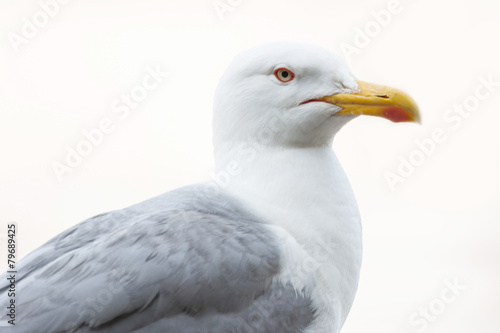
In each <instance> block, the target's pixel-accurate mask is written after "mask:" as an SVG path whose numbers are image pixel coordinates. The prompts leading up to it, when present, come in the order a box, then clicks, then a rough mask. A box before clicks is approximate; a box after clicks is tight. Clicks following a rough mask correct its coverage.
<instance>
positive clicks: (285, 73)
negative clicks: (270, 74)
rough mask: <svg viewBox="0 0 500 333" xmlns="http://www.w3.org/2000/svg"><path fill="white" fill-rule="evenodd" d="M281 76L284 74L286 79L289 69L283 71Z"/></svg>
mask: <svg viewBox="0 0 500 333" xmlns="http://www.w3.org/2000/svg"><path fill="white" fill-rule="evenodd" d="M281 76H283V77H284V78H285V79H286V78H287V77H288V72H287V71H283V72H281Z"/></svg>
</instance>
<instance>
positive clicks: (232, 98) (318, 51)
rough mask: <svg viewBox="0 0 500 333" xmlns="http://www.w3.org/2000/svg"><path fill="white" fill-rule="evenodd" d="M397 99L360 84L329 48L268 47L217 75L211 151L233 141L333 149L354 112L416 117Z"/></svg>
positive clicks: (410, 106) (250, 53) (383, 89)
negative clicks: (333, 141)
mask: <svg viewBox="0 0 500 333" xmlns="http://www.w3.org/2000/svg"><path fill="white" fill-rule="evenodd" d="M401 94H403V95H404V93H402V92H400V91H397V90H394V89H392V88H387V87H380V86H374V85H369V84H366V83H363V82H358V81H357V80H356V79H355V78H354V75H353V74H352V73H351V71H350V70H349V68H348V66H347V64H346V63H345V62H344V61H343V60H342V59H340V58H339V57H338V56H337V55H335V54H334V53H332V52H330V51H329V50H327V49H324V48H321V47H318V46H314V45H309V44H303V43H293V42H279V43H272V44H266V45H263V46H259V47H256V48H253V49H250V50H247V51H245V52H243V53H241V54H240V55H238V56H237V57H236V58H235V59H234V60H233V61H232V63H231V64H230V65H229V68H228V69H227V70H226V72H225V74H224V75H223V76H222V78H221V80H220V83H219V86H218V88H217V91H216V96H215V104H214V123H213V124H214V146H215V148H216V151H217V149H218V147H221V146H227V145H228V144H229V145H233V144H235V143H238V142H251V143H258V144H262V145H269V146H280V147H287V146H294V147H317V146H323V145H330V144H331V142H332V139H333V137H334V135H335V133H336V132H337V131H338V130H339V129H340V128H341V127H342V126H343V125H344V124H346V123H347V122H348V121H349V120H351V119H353V118H354V117H356V116H357V115H359V114H371V115H378V116H383V117H386V118H389V119H391V120H393V121H412V120H417V119H418V111H417V110H416V105H414V102H413V101H411V100H410V99H409V97H408V96H406V95H404V96H402V95H401ZM396 95H397V96H396ZM401 97H403V99H404V101H402V100H401ZM353 98H354V100H353ZM402 102H403V103H402ZM226 148H227V147H226Z"/></svg>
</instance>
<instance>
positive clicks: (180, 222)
mask: <svg viewBox="0 0 500 333" xmlns="http://www.w3.org/2000/svg"><path fill="white" fill-rule="evenodd" d="M213 114H214V117H213V129H214V136H213V140H214V141H213V142H214V153H215V161H216V166H215V167H216V180H217V181H209V182H205V183H200V184H194V185H189V186H186V187H182V188H179V189H175V190H172V191H170V192H167V193H164V194H162V195H159V196H157V197H154V198H152V199H149V200H146V201H144V202H141V203H138V204H135V205H133V206H130V207H127V208H124V209H121V210H116V211H111V212H107V213H104V214H100V215H97V216H95V217H92V218H89V219H87V220H85V221H83V222H81V223H79V224H77V225H75V226H74V227H72V228H70V229H68V230H66V231H64V232H63V233H61V234H59V235H58V236H56V237H54V238H53V239H51V240H49V241H48V242H47V243H45V244H44V245H43V246H41V247H40V248H38V249H36V250H35V251H33V252H32V253H30V254H29V255H27V256H26V257H25V258H23V259H22V260H21V261H20V262H19V263H18V264H17V266H16V269H17V273H16V275H15V289H16V293H15V297H10V296H9V297H8V289H9V286H10V281H9V278H11V274H9V273H5V274H4V275H3V276H2V277H1V280H0V281H1V282H0V295H1V296H0V298H1V300H2V301H1V305H2V309H3V311H2V312H3V313H2V314H1V316H2V318H1V324H0V325H1V326H0V331H1V332H45V333H49V332H54V333H55V332H136V333H139V332H140V333H143V332H172V333H179V332H190V333H201V332H207V333H209V332H214V333H215V332H216V333H224V332H228V333H229V332H231V333H232V332H241V333H249V332H269V333H279V332H287V333H288V332H305V333H313V332H328V333H336V332H339V331H340V329H341V328H342V326H343V323H344V321H345V319H346V317H347V315H348V313H349V310H350V308H351V305H352V302H353V300H354V296H355V293H356V289H357V285H358V279H359V272H360V267H361V255H362V237H361V221H360V215H359V211H358V207H357V203H356V199H355V197H354V194H353V191H352V189H351V186H350V184H349V181H348V179H347V177H346V175H345V173H344V171H343V169H342V167H341V165H340V163H339V161H338V160H337V158H336V156H335V153H334V152H333V150H332V148H331V146H332V142H333V139H334V136H335V134H336V133H337V132H338V131H339V130H340V128H341V127H342V126H343V125H345V124H346V123H348V122H349V121H351V120H352V119H354V118H356V117H357V116H359V115H370V116H379V117H383V118H386V119H389V120H391V121H393V122H418V121H419V118H420V116H419V111H418V107H417V105H416V103H415V102H414V101H413V99H412V98H411V97H410V96H409V95H407V94H406V93H404V92H402V91H400V90H398V89H394V88H390V87H385V86H379V85H374V84H369V83H366V82H362V81H358V80H357V79H355V77H354V75H353V74H352V73H351V71H350V69H349V68H348V66H347V65H346V63H345V62H344V61H343V60H342V59H341V58H340V57H338V56H337V55H335V54H334V53H332V52H331V51H329V50H328V49H324V48H322V47H319V46H315V45H309V44H304V43H295V42H278V43H271V44H266V45H261V46H258V47H255V48H252V49H250V50H247V51H244V52H243V53H241V54H239V55H238V56H236V58H235V59H234V60H233V61H232V62H231V64H230V65H229V67H228V69H227V70H226V72H225V73H224V74H223V76H222V78H221V79H220V83H219V85H218V87H217V89H216V94H215V101H214V108H213ZM12 300H14V303H15V307H16V314H15V316H14V319H12V315H11V316H9V312H8V311H6V307H7V306H9V304H11V302H12ZM13 324H15V325H13Z"/></svg>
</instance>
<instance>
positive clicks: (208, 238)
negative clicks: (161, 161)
mask: <svg viewBox="0 0 500 333" xmlns="http://www.w3.org/2000/svg"><path fill="white" fill-rule="evenodd" d="M206 190H207V188H206V187H205V186H203V185H195V186H190V187H185V188H182V189H178V190H175V191H172V192H168V193H166V194H164V195H161V196H159V197H156V198H153V199H150V200H148V201H145V202H143V203H140V204H137V205H134V206H131V207H129V208H126V209H123V210H120V211H115V212H110V213H106V214H101V215H99V216H96V217H94V218H91V219H88V220H86V221H84V222H82V223H80V224H78V225H76V226H75V227H73V228H70V229H68V230H67V231H65V232H63V233H62V234H60V235H59V236H57V237H55V238H53V239H52V240H50V241H49V242H48V243H46V244H45V245H43V246H42V247H41V248H39V249H38V250H36V251H34V252H33V253H31V254H30V255H28V256H27V257H26V258H25V259H23V260H22V261H21V262H20V264H19V265H18V276H17V285H16V290H17V293H16V303H17V313H18V315H17V318H16V326H15V327H12V326H11V327H9V328H6V327H4V328H1V327H0V331H1V332H4V331H5V332H10V331H12V332H47V333H49V332H176V333H177V332H218V333H219V332H298V331H301V330H302V329H304V328H305V327H306V326H307V325H308V324H309V323H310V321H311V320H312V318H313V316H314V313H313V310H312V308H311V303H310V300H309V299H308V298H305V297H304V296H301V295H300V294H299V293H297V292H296V291H295V290H294V289H293V288H292V287H291V286H289V285H281V284H279V283H278V282H273V281H274V280H273V277H274V276H275V275H276V274H277V273H278V272H279V269H280V262H279V261H280V253H279V249H278V243H277V239H276V238H275V237H274V235H273V234H272V233H271V232H269V231H268V229H267V228H265V222H264V221H262V220H260V219H259V218H257V217H256V216H254V215H253V214H251V213H249V212H248V211H246V210H245V209H244V207H242V206H241V205H240V204H239V203H238V202H236V201H235V200H234V199H233V198H231V197H228V196H224V195H221V194H210V195H208V194H205V193H206V192H207V191H206ZM0 279H1V280H0V281H2V283H3V284H4V285H1V286H0V288H1V289H0V295H1V296H0V297H2V298H3V299H2V307H3V308H4V309H5V307H4V305H5V306H6V304H7V302H8V301H9V300H8V299H6V297H7V293H6V290H7V289H8V286H7V284H6V283H5V281H6V276H5V275H3V276H2V277H0ZM275 280H277V279H275ZM2 316H3V318H2V322H3V323H5V321H6V317H5V314H2ZM7 319H8V318H7Z"/></svg>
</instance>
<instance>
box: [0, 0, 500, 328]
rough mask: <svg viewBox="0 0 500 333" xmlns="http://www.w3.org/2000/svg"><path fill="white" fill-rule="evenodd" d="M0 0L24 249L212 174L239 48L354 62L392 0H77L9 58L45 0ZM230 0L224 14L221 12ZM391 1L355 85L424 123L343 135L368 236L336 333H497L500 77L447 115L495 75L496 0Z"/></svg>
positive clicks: (12, 169) (1, 185) (356, 129)
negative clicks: (408, 166)
mask: <svg viewBox="0 0 500 333" xmlns="http://www.w3.org/2000/svg"><path fill="white" fill-rule="evenodd" d="M1 1H2V2H1V3H0V112H1V117H0V205H1V206H0V207H1V211H0V212H1V215H0V219H1V221H2V223H1V225H2V228H3V229H6V224H7V223H8V222H12V221H15V222H17V224H18V243H19V247H18V250H19V254H20V255H21V256H24V255H26V254H27V253H29V252H30V251H32V250H33V249H35V248H36V247H38V246H40V245H42V244H43V243H44V242H46V241H47V240H48V239H50V238H51V237H52V236H54V235H56V234H58V233H59V232H61V231H63V230H64V229H66V228H68V227H70V226H72V225H74V224H76V223H77V222H79V221H81V220H83V219H85V218H88V217H91V216H93V215H95V214H98V213H101V212H104V211H109V210H113V209H118V208H122V207H125V206H128V205H130V204H133V203H136V202H139V201H142V200H144V199H147V198H149V197H152V196H155V195H157V194H160V193H162V192H165V191H168V190H171V189H174V188H176V187H179V186H182V185H186V184H189V183H193V182H199V181H203V180H206V179H209V178H210V175H211V173H212V170H213V160H212V144H211V105H212V100H213V93H214V89H215V86H216V84H217V81H218V78H219V77H220V75H221V74H222V72H223V70H224V69H225V67H226V66H227V64H228V62H229V61H230V60H231V59H232V58H233V56H234V55H235V54H237V53H238V52H240V51H242V50H244V49H247V48H249V47H251V46H254V45H258V44H262V43H265V42H270V41H277V40H294V41H295V40H296V41H304V42H309V43H313V44H319V45H322V46H324V47H326V48H329V49H331V50H333V51H335V52H337V53H340V54H341V55H342V56H343V57H344V58H346V55H345V53H343V52H342V50H341V47H340V45H341V44H342V43H344V44H345V43H348V44H351V45H355V44H354V42H355V38H356V34H357V33H358V31H359V29H361V30H364V29H366V28H367V27H368V28H370V27H371V28H372V29H376V28H377V26H376V25H373V24H374V22H376V21H375V19H374V17H373V16H372V14H371V12H372V11H380V10H382V9H385V8H387V7H388V5H389V3H390V2H389V1H386V0H383V1H378V0H377V1H353V0H339V1H326V0H323V1H320V0H309V1H297V0H295V1H290V0H288V1H265V0H221V1H212V0H190V1H161V0H156V1H155V0H135V1H134V0H127V1H124V0H120V1H118V0H109V1H98V0H85V1H83V0H73V1H67V2H68V3H67V4H61V5H60V8H59V11H58V12H57V13H56V14H55V15H54V17H51V18H50V19H49V20H48V22H47V24H46V25H45V26H43V27H40V28H38V32H37V33H36V34H34V36H32V37H31V38H28V39H27V40H26V43H25V44H22V45H19V48H18V52H16V50H15V48H14V47H13V45H12V43H11V42H10V41H9V37H8V36H12V34H18V35H21V34H22V29H23V26H24V25H25V24H26V23H25V22H26V21H25V19H27V20H30V21H32V20H33V16H35V17H36V16H37V15H38V19H39V20H41V21H40V22H41V24H43V23H44V22H43V14H40V12H41V7H40V4H39V2H38V0H24V1H22V3H17V2H16V3H14V2H12V1H5V0H1ZM41 2H42V3H47V2H49V0H42V1H41ZM220 3H223V4H225V5H226V6H230V7H229V8H230V9H231V10H230V11H229V10H228V11H226V12H224V13H223V14H222V16H221V15H219V14H218V12H217V10H216V9H215V7H214V4H220ZM399 7H400V10H399V12H398V13H397V14H394V15H392V17H391V20H390V22H389V23H388V24H387V25H386V26H385V27H383V28H381V29H380V31H375V30H372V32H373V31H374V32H373V33H372V37H370V39H369V42H368V43H367V44H368V45H366V46H364V47H362V48H360V49H359V53H358V54H354V55H352V57H350V59H349V63H350V66H351V68H352V71H353V72H354V73H355V75H356V76H357V77H358V78H359V79H363V80H365V81H370V82H376V83H383V84H388V85H393V86H396V87H398V88H402V89H404V90H406V91H407V92H409V93H410V94H411V95H412V96H413V97H414V98H415V100H416V101H417V102H418V104H419V105H420V107H421V111H422V115H423V125H422V126H419V125H416V124H400V125H396V124H392V123H390V122H388V121H386V120H384V119H375V118H363V119H361V118H358V119H356V120H355V121H353V122H352V123H350V124H349V125H348V126H346V127H345V128H344V129H343V130H342V131H341V133H340V134H339V135H338V136H337V138H336V140H335V143H334V149H335V151H336V152H337V154H338V156H339V158H340V160H341V162H342V163H343V165H344V167H345V169H346V171H347V173H348V175H349V177H350V179H351V182H352V185H353V188H354V190H355V192H356V194H357V198H358V202H359V205H360V210H361V214H362V217H363V223H364V241H365V249H364V266H363V270H362V276H361V281H360V287H359V291H358V294H357V298H356V300H355V303H354V306H353V308H352V311H351V314H350V316H349V318H348V320H347V322H346V325H345V328H344V330H343V332H344V333H353V332H394V333H402V332H407V333H413V332H424V331H425V332H455V333H457V332H485V333H489V332H492V333H493V332H494V333H497V332H499V329H500V316H499V308H500V297H499V296H500V295H499V294H500V287H499V286H498V284H499V281H500V260H499V259H500V242H499V236H500V225H499V222H500V205H499V204H500V172H499V171H500V149H499V146H500V131H499V129H498V127H499V126H500V110H499V107H498V105H499V102H500V87H498V86H497V87H495V88H493V89H495V90H494V91H493V93H491V94H490V96H489V97H488V98H485V99H484V100H482V101H480V102H479V105H478V106H477V107H476V108H475V109H474V110H473V111H472V112H471V113H470V116H468V117H467V118H465V119H463V121H462V122H461V123H460V125H459V126H457V127H456V128H454V127H452V123H450V122H447V121H446V120H444V119H445V118H444V117H445V114H446V112H447V110H448V109H450V108H452V107H453V105H454V104H457V103H458V104H462V103H463V102H464V101H465V100H469V101H470V100H471V99H470V97H471V96H473V95H474V92H475V89H476V87H478V85H480V84H481V83H480V77H484V78H488V77H489V76H491V78H492V80H493V81H496V82H499V81H500V66H499V59H500V47H499V42H498V34H499V32H500V24H499V23H497V22H498V21H499V20H500V3H499V2H498V1H493V0H489V1H488V0H473V1H472V0H463V1H460V0H453V1H452V0H447V1H430V0H413V1H412V0H401V1H400V5H399ZM40 15H42V16H40ZM148 66H149V67H151V68H155V67H159V68H161V69H162V70H164V71H166V72H168V73H169V77H168V78H166V79H165V80H164V81H163V83H161V85H159V86H158V88H157V89H155V90H154V91H152V92H150V93H149V94H148V96H147V97H146V98H145V100H144V101H143V102H141V103H140V105H139V107H138V108H137V109H135V110H132V112H131V114H130V115H129V117H127V118H126V119H120V118H119V117H118V116H117V114H116V113H113V112H112V104H113V102H114V101H115V100H116V99H118V98H120V95H121V94H124V93H129V92H130V91H131V89H132V88H134V87H135V86H137V85H139V84H141V82H142V79H143V78H144V76H145V75H147V71H146V68H147V67H148ZM485 91H486V90H485ZM103 118H110V119H111V120H112V121H113V122H114V124H115V128H114V131H113V132H112V133H110V134H106V136H105V137H104V139H103V142H102V143H101V144H100V145H98V146H97V147H94V149H93V152H92V153H91V154H90V155H88V156H87V157H84V159H83V161H82V163H81V165H79V166H78V167H77V168H74V169H73V171H72V172H71V173H70V174H66V175H65V178H64V180H63V181H62V182H59V181H58V179H57V177H56V175H55V173H54V171H53V169H52V166H51V165H52V163H53V162H54V161H58V162H61V163H64V159H65V156H66V146H70V147H73V148H74V147H75V146H76V145H77V144H78V143H79V142H81V141H82V140H84V136H83V135H82V131H83V130H90V129H94V128H97V126H98V124H99V121H100V120H101V119H103ZM436 128H441V129H442V130H443V131H444V132H445V133H446V137H447V139H446V141H445V142H443V143H439V144H437V145H436V147H435V149H434V151H433V152H432V153H431V154H430V155H429V156H428V157H426V158H425V159H424V160H423V161H422V164H421V165H420V166H417V167H416V168H415V170H414V172H413V174H411V175H410V176H408V177H407V178H405V181H404V183H401V184H397V185H396V188H395V190H392V189H391V188H390V186H389V185H388V183H387V182H386V180H385V179H384V177H385V175H386V173H387V172H396V171H397V168H398V165H399V163H400V161H399V159H398V158H399V157H402V158H406V159H408V157H409V156H410V155H411V154H413V155H414V156H417V155H415V154H419V153H418V152H416V153H415V151H417V149H418V147H417V145H416V143H415V140H420V141H421V140H424V139H427V138H430V136H431V133H432V131H433V130H435V129H436ZM2 233H5V230H2ZM4 237H5V236H4ZM2 246H4V245H2ZM2 257H3V258H5V255H4V254H2ZM1 261H2V264H3V261H4V260H3V259H1ZM455 280H456V282H457V283H459V284H460V285H462V286H465V290H461V291H458V292H457V294H458V296H456V297H454V300H453V301H450V302H449V304H448V303H447V304H446V305H444V307H443V306H442V305H443V304H444V303H443V302H442V301H440V300H439V299H440V297H441V295H442V293H443V292H445V294H446V295H447V296H450V295H453V294H452V293H450V291H447V290H446V288H447V284H446V281H455ZM429 306H431V307H432V306H434V310H433V311H435V313H438V314H437V315H435V316H434V315H433V317H432V320H428V321H427V323H428V325H427V326H426V327H425V328H424V327H423V324H422V326H419V325H415V324H413V325H412V323H411V322H410V318H411V317H412V315H413V314H414V313H415V312H416V311H419V308H423V307H429Z"/></svg>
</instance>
